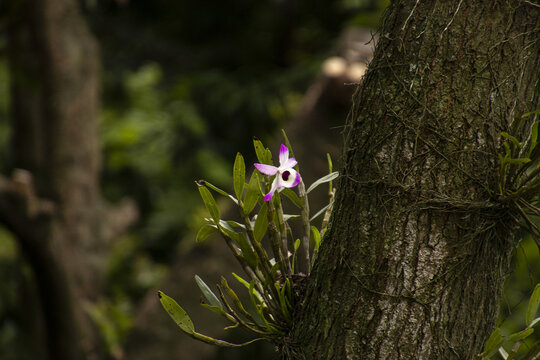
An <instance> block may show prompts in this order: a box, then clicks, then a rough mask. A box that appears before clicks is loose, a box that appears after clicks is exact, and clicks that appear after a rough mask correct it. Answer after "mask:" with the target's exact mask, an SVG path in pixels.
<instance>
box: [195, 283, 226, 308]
mask: <svg viewBox="0 0 540 360" xmlns="http://www.w3.org/2000/svg"><path fill="white" fill-rule="evenodd" d="M195 281H196V282H197V286H198V287H199V289H201V292H202V293H203V295H204V298H205V299H206V300H207V301H208V303H209V304H210V305H212V306H215V307H219V308H221V309H223V306H222V305H221V301H219V299H218V297H217V296H216V294H214V293H213V292H212V290H211V289H210V287H208V285H206V284H205V282H204V281H203V280H202V279H201V278H200V277H199V276H198V275H195Z"/></svg>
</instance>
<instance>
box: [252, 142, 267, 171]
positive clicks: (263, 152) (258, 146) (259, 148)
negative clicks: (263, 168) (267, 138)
mask: <svg viewBox="0 0 540 360" xmlns="http://www.w3.org/2000/svg"><path fill="white" fill-rule="evenodd" d="M253 147H254V148H255V153H256V154H257V159H259V162H260V163H261V164H267V165H272V153H270V157H269V156H268V152H269V150H268V152H267V149H266V148H265V147H264V145H263V144H262V142H261V141H260V140H259V139H257V138H254V139H253Z"/></svg>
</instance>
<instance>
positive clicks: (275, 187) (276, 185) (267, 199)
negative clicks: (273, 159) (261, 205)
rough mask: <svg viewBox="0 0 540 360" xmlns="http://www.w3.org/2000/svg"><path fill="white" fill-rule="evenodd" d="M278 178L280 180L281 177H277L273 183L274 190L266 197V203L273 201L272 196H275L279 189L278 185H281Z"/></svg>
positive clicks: (271, 189)
mask: <svg viewBox="0 0 540 360" xmlns="http://www.w3.org/2000/svg"><path fill="white" fill-rule="evenodd" d="M278 178H279V175H278V176H276V178H275V179H274V181H273V182H272V188H270V192H269V193H268V194H266V195H264V201H270V199H272V196H274V193H275V192H276V190H277V189H278V183H279V180H278Z"/></svg>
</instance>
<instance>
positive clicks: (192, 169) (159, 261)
mask: <svg viewBox="0 0 540 360" xmlns="http://www.w3.org/2000/svg"><path fill="white" fill-rule="evenodd" d="M387 2H388V1H386V0H340V1H335V0H334V1H331V0H260V1H252V0H250V1H247V0H229V1H187V0H178V1H166V0H153V1H147V0H116V1H113V0H81V7H82V9H83V11H84V13H85V15H86V17H87V19H88V22H89V24H90V26H91V28H92V30H93V31H94V33H95V34H96V36H97V38H98V41H99V43H100V46H101V57H102V62H103V79H102V114H101V141H102V147H103V159H102V161H103V173H102V187H103V193H104V196H105V197H106V198H107V200H109V201H111V202H117V201H119V200H121V199H122V198H125V197H129V198H132V199H134V200H135V201H136V203H137V206H138V209H139V212H140V221H139V222H138V224H137V225H136V226H135V227H134V228H133V229H132V230H131V231H130V232H129V233H128V234H126V235H124V236H123V237H122V238H120V239H118V240H117V241H116V243H115V246H114V248H113V251H112V252H111V255H110V260H109V265H108V286H107V289H108V290H107V293H106V294H105V295H106V297H105V299H106V300H103V301H102V302H100V303H99V304H98V305H97V306H95V307H93V308H91V309H89V311H90V313H91V315H92V318H93V319H94V320H95V321H96V323H97V324H98V326H99V328H100V330H101V332H102V334H103V338H104V339H105V341H106V343H107V346H108V349H109V351H110V353H111V355H112V356H113V357H118V356H116V355H115V354H116V353H117V352H118V351H119V348H120V347H121V346H122V344H123V342H124V341H125V338H126V336H127V333H128V332H129V329H130V326H131V323H132V317H133V315H134V311H135V310H134V309H135V305H136V304H137V302H138V301H139V300H140V299H141V298H142V297H143V296H144V295H145V294H146V292H147V291H148V290H149V289H152V288H153V287H155V286H156V285H157V284H158V283H159V281H160V280H161V279H163V278H164V276H165V275H166V274H167V271H168V269H169V264H170V262H171V261H172V259H173V255H174V251H173V249H174V248H175V247H176V246H178V245H179V244H180V243H184V242H189V243H190V244H193V243H194V236H189V234H193V232H194V231H196V230H197V229H198V227H199V225H200V219H201V217H202V216H204V214H205V211H204V207H203V205H202V203H201V201H200V198H199V194H198V192H197V191H196V188H195V185H194V181H195V180H198V179H202V178H204V179H206V180H208V181H210V182H211V183H213V184H215V185H217V186H220V187H223V188H226V189H230V184H231V168H232V161H233V160H234V156H235V154H236V152H237V151H240V152H241V153H242V154H244V156H245V158H246V163H251V162H253V160H254V154H253V150H252V147H251V146H252V145H251V138H252V137H253V136H257V137H259V138H260V139H262V140H263V142H265V143H271V142H272V139H273V137H274V135H275V134H276V133H277V131H278V130H279V129H280V128H282V127H285V126H286V125H287V123H288V122H289V121H290V120H291V119H292V118H294V116H295V115H296V114H297V112H298V109H299V105H300V101H301V99H302V97H303V94H304V93H305V92H306V90H307V88H308V87H309V85H310V84H311V83H313V81H314V80H315V78H316V77H317V75H318V73H319V69H320V66H321V63H322V62H323V61H324V60H325V59H326V58H328V57H329V56H331V55H332V54H333V51H334V49H335V47H336V46H337V45H336V42H337V39H338V36H339V34H340V33H341V32H342V31H343V30H344V29H346V28H347V27H350V26H363V27H371V28H375V27H376V25H377V24H378V22H379V19H380V16H381V15H382V13H383V11H384V8H385V7H386V5H387ZM1 17H2V15H0V18H1ZM6 21H7V20H6V19H1V23H0V24H3V23H5V22H6ZM5 52H6V49H5V34H4V33H3V32H2V30H1V27H0V170H2V171H3V172H5V171H6V170H7V169H8V168H9V121H8V116H9V108H8V104H9V72H8V69H7V64H6V53H5ZM342 121H343V122H344V121H345V119H342ZM306 134H307V135H308V134H309V130H308V129H307V130H306ZM314 156H324V154H314ZM201 215H202V216H201ZM514 263H515V267H514V270H513V272H512V274H511V275H510V277H509V280H508V282H507V286H506V292H505V295H504V300H503V305H502V307H501V308H502V313H501V316H502V317H501V319H503V318H504V319H506V320H505V321H504V324H503V325H504V326H505V327H507V328H508V331H515V330H519V329H521V328H522V327H523V323H524V315H523V313H524V309H523V307H524V306H526V303H527V300H528V296H529V294H530V291H531V289H532V287H533V286H534V284H535V283H537V282H538V281H540V256H539V254H538V249H537V248H536V247H535V246H534V244H533V242H532V241H524V242H522V244H521V245H520V246H519V247H518V248H517V249H516V251H515V256H514ZM29 277H31V274H29V271H28V269H27V268H26V267H25V265H24V260H23V259H22V257H21V254H20V251H19V249H18V247H17V246H16V242H15V241H14V239H13V238H12V237H11V235H10V233H9V232H8V231H6V230H4V229H0V284H1V285H0V358H2V359H5V360H10V359H23V358H24V359H26V358H29V359H30V358H32V359H34V358H36V357H35V354H32V352H31V351H28V350H24V351H23V349H27V348H28V341H29V337H28V336H31V334H23V333H21V331H22V330H21V328H20V326H19V325H20V323H21V322H23V321H25V316H26V317H27V316H29V315H30V314H25V313H24V311H22V310H21V305H22V304H24V301H27V300H23V299H21V298H22V297H23V296H26V295H29V294H30V295H31V294H32V291H33V290H31V289H28V288H27V287H28V283H29V282H28V280H27V279H28V278H29ZM209 316H211V315H209ZM26 320H27V319H26ZM178 336H182V334H181V333H180V332H179V333H178ZM537 339H538V338H537ZM225 356H231V355H230V354H229V355H223V354H222V357H220V358H227V357H225ZM246 358H252V355H246Z"/></svg>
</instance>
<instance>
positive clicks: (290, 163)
mask: <svg viewBox="0 0 540 360" xmlns="http://www.w3.org/2000/svg"><path fill="white" fill-rule="evenodd" d="M296 164H298V161H296V159H295V158H290V159H287V161H285V163H284V164H283V165H281V166H280V167H279V169H280V170H288V169H291V168H293V167H295V166H296Z"/></svg>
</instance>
